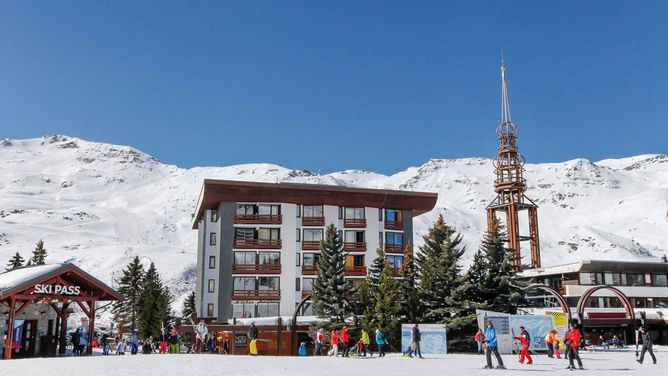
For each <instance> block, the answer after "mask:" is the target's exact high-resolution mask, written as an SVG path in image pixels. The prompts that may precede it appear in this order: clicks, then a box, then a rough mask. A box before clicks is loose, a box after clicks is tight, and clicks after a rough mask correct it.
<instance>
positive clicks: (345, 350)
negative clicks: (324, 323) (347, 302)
mask: <svg viewBox="0 0 668 376" xmlns="http://www.w3.org/2000/svg"><path fill="white" fill-rule="evenodd" d="M340 337H341V347H343V350H341V357H346V358H347V357H348V341H349V340H350V338H348V328H347V327H345V326H344V327H343V328H341V335H340Z"/></svg>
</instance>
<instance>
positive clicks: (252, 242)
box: [234, 239, 282, 249]
mask: <svg viewBox="0 0 668 376" xmlns="http://www.w3.org/2000/svg"><path fill="white" fill-rule="evenodd" d="M281 246H282V242H281V240H280V239H234V248H237V249H281Z"/></svg>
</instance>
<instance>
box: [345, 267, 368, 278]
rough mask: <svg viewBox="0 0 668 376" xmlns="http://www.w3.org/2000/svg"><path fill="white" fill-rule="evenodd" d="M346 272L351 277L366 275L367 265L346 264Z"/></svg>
mask: <svg viewBox="0 0 668 376" xmlns="http://www.w3.org/2000/svg"><path fill="white" fill-rule="evenodd" d="M345 274H346V275H347V276H351V277H366V266H346V267H345Z"/></svg>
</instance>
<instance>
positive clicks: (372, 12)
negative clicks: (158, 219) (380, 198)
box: [0, 1, 668, 173]
mask: <svg viewBox="0 0 668 376" xmlns="http://www.w3.org/2000/svg"><path fill="white" fill-rule="evenodd" d="M501 49H503V51H504V54H505V59H506V65H507V67H508V81H509V93H510V105H511V110H512V115H513V120H514V122H515V123H516V124H517V126H518V128H519V139H518V143H519V146H520V150H521V151H522V153H523V154H524V156H525V157H526V159H527V161H528V162H558V161H564V160H568V159H573V158H579V157H583V158H588V159H592V160H599V159H603V158H616V157H624V156H631V155H637V154H644V153H666V152H668V146H666V145H668V126H667V124H666V119H667V118H668V2H665V1H627V2H620V1H572V2H566V3H563V4H562V3H561V2H555V1H462V2H447V1H436V2H427V1H425V2H423V1H405V2H393V1H378V2H375V1H349V2H348V1H334V2H332V1H289V2H288V1H285V2H283V1H240V2H232V1H217V2H208V1H188V2H184V1H180V2H169V1H156V2H150V1H141V2H136V1H130V2H123V1H105V2H94V1H67V2H54V1H46V2H35V1H31V2H25V1H2V2H0V137H2V138H5V137H8V138H32V137H39V136H42V135H46V134H66V135H70V136H76V137H81V138H85V139H89V140H94V141H103V142H110V143H116V144H124V145H131V146H134V147H136V148H138V149H140V150H143V151H145V152H147V153H150V154H152V155H153V156H155V157H156V158H158V159H160V160H162V161H164V162H167V163H172V164H176V165H179V166H181V167H192V166H222V165H230V164H237V163H249V162H270V163H277V164H282V165H284V166H287V167H293V168H305V169H310V170H313V171H318V172H322V173H326V172H331V171H336V170H343V169H351V168H359V169H366V170H372V171H377V172H382V173H393V172H396V171H399V170H403V169H405V168H407V167H408V166H416V165H421V164H422V163H424V162H426V161H427V160H428V159H429V158H459V157H478V156H483V157H493V156H495V153H496V146H497V143H498V141H497V139H496V135H495V129H496V126H497V122H498V120H499V116H500V76H499V60H500V51H501Z"/></svg>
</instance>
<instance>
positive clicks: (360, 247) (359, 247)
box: [343, 242, 366, 252]
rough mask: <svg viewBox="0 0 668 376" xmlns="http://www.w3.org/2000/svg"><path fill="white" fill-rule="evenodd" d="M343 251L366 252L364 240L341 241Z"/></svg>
mask: <svg viewBox="0 0 668 376" xmlns="http://www.w3.org/2000/svg"><path fill="white" fill-rule="evenodd" d="M343 251H344V252H366V242H354V243H348V242H345V243H343Z"/></svg>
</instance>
